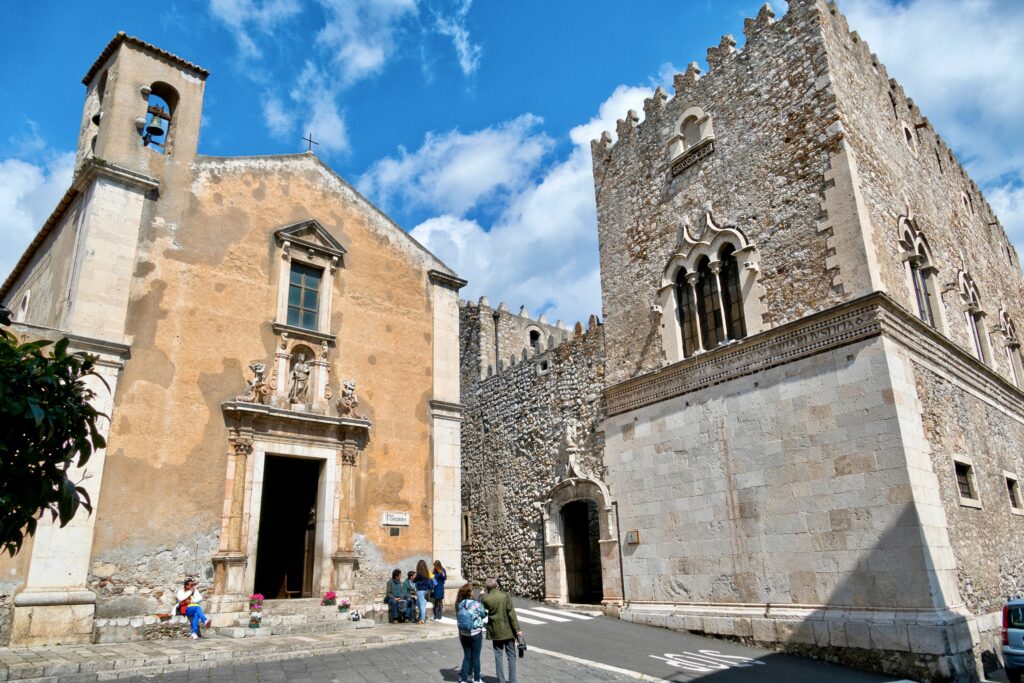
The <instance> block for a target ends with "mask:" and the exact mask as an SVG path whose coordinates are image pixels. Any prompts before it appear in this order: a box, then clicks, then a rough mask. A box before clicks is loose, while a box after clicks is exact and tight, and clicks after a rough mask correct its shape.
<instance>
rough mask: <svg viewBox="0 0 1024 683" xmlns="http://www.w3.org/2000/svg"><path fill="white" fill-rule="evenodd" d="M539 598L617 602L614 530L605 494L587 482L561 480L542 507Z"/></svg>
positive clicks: (619, 593)
mask: <svg viewBox="0 0 1024 683" xmlns="http://www.w3.org/2000/svg"><path fill="white" fill-rule="evenodd" d="M543 513H544V599H545V600H546V601H548V602H554V603H567V602H573V603H576V602H579V603H590V604H598V603H600V604H602V605H620V604H622V578H621V577H622V574H621V571H620V565H619V540H618V529H617V526H616V524H615V513H614V510H613V509H612V506H611V503H610V499H609V496H608V490H607V488H606V487H605V485H604V484H603V483H602V482H599V481H594V480H591V479H580V478H575V477H574V478H570V479H566V480H565V481H563V482H562V483H560V484H559V485H558V486H556V487H555V488H554V489H552V491H551V494H550V495H549V497H548V500H546V501H545V502H544V505H543Z"/></svg>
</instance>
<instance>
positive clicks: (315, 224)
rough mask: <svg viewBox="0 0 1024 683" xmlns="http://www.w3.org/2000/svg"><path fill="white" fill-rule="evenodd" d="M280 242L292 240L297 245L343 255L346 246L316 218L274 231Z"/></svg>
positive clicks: (334, 254) (332, 254)
mask: <svg viewBox="0 0 1024 683" xmlns="http://www.w3.org/2000/svg"><path fill="white" fill-rule="evenodd" d="M274 237H275V238H277V242H278V244H283V243H284V242H290V243H291V244H292V245H293V246H295V247H301V248H304V249H313V250H315V251H319V252H323V253H326V254H329V255H331V256H338V257H341V256H343V255H344V254H345V247H343V246H341V242H339V241H338V240H336V239H335V238H334V236H333V235H332V234H331V233H329V232H327V229H326V228H324V226H323V225H321V224H320V221H318V220H317V219H315V218H310V219H307V220H304V221H299V222H298V223H293V224H291V225H286V226H285V227H283V228H278V229H277V230H275V231H274Z"/></svg>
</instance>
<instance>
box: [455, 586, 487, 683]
mask: <svg viewBox="0 0 1024 683" xmlns="http://www.w3.org/2000/svg"><path fill="white" fill-rule="evenodd" d="M486 614H487V610H485V609H484V606H483V605H481V604H480V603H479V602H477V601H476V600H474V599H473V584H471V583H468V582H467V583H466V585H464V586H463V587H462V588H460V589H459V592H458V593H457V594H456V596H455V617H456V619H455V620H456V622H458V625H459V643H460V644H461V645H462V668H461V669H460V670H459V683H481V681H482V679H483V675H482V674H481V673H480V649H481V648H482V647H483V644H484V616H485V615H486ZM470 674H472V676H473V677H472V678H470Z"/></svg>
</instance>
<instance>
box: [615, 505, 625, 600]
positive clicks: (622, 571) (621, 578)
mask: <svg viewBox="0 0 1024 683" xmlns="http://www.w3.org/2000/svg"><path fill="white" fill-rule="evenodd" d="M612 505H613V506H615V533H616V534H617V535H618V538H617V539H616V540H618V546H619V584H620V589H621V591H622V607H623V608H625V607H626V570H625V568H624V565H623V563H622V534H621V533H620V532H621V529H620V528H619V501H617V500H613V501H612Z"/></svg>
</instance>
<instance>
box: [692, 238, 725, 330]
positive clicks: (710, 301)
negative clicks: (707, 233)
mask: <svg viewBox="0 0 1024 683" xmlns="http://www.w3.org/2000/svg"><path fill="white" fill-rule="evenodd" d="M720 266H721V263H720V262H718V261H716V262H715V270H714V271H712V269H711V260H710V259H709V258H708V257H707V256H705V257H704V258H702V259H701V260H700V261H698V262H697V274H698V278H699V279H698V287H697V291H698V292H699V296H698V297H697V319H698V320H699V321H700V332H701V337H703V339H704V348H705V349H708V350H710V349H713V348H715V347H716V346H718V345H719V344H721V343H722V342H723V341H725V329H724V326H723V324H722V297H721V292H720V290H719V288H718V277H717V276H718V274H719V273H718V268H719V267H720Z"/></svg>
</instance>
